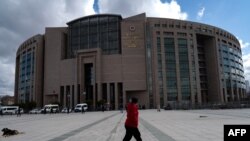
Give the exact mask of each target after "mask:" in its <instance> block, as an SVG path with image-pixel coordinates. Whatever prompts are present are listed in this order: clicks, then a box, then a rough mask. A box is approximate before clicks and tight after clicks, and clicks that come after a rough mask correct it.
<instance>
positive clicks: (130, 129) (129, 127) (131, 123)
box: [123, 98, 142, 141]
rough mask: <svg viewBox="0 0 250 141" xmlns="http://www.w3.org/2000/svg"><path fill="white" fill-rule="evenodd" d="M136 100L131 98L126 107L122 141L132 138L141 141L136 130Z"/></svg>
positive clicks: (128, 140)
mask: <svg viewBox="0 0 250 141" xmlns="http://www.w3.org/2000/svg"><path fill="white" fill-rule="evenodd" d="M137 102H138V99H137V98H132V99H131V100H130V102H129V103H128V105H127V119H126V122H125V129H126V135H125V137H124V138H123V141H130V139H131V138H132V137H133V136H134V137H135V139H136V140H137V141H142V139H141V133H140V131H139V129H138V116H139V112H138V105H137Z"/></svg>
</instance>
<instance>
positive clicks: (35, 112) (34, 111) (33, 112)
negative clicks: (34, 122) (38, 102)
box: [29, 109, 41, 114]
mask: <svg viewBox="0 0 250 141" xmlns="http://www.w3.org/2000/svg"><path fill="white" fill-rule="evenodd" d="M40 113H41V109H32V110H31V111H29V114H40Z"/></svg>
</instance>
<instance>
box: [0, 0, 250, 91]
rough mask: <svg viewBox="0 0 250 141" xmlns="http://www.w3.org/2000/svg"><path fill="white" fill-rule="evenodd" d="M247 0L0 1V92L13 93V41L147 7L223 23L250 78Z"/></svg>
mask: <svg viewBox="0 0 250 141" xmlns="http://www.w3.org/2000/svg"><path fill="white" fill-rule="evenodd" d="M249 5H250V1H248V0H1V1H0V95H5V94H8V95H13V91H14V76H15V54H16V51H17V48H18V46H19V45H20V44H21V43H22V42H23V41H25V40H26V39H28V38H29V37H31V36H33V35H36V34H44V30H45V27H57V26H66V22H68V21H71V20H73V19H76V18H79V17H83V16H86V15H91V14H95V13H116V14H121V15H122V17H128V16H131V15H135V14H140V13H143V12H146V15H147V16H148V17H167V18H175V19H182V20H191V21H196V22H202V23H206V24H210V25H214V26H217V27H220V28H223V29H225V30H227V31H229V32H230V33H232V34H234V35H236V36H237V37H238V39H239V41H240V42H241V47H242V52H243V60H244V67H245V77H246V79H247V80H250V36H249V35H250V26H249V25H250V18H249V12H250V10H249Z"/></svg>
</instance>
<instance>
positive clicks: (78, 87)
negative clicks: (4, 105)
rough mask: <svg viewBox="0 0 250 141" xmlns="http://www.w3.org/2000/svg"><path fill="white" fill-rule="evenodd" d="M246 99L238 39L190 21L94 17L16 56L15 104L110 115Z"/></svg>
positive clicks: (34, 40) (50, 31) (33, 41)
mask: <svg viewBox="0 0 250 141" xmlns="http://www.w3.org/2000/svg"><path fill="white" fill-rule="evenodd" d="M245 96H246V85H245V78H244V70H243V62H242V52H241V47H240V43H239V41H238V40H237V38H236V37H235V36H234V35H233V34H231V33H229V32H228V31H225V30H223V29H221V28H218V27H215V26H211V25H206V24H202V23H196V22H191V21H184V20H176V19H167V18H156V17H146V14H145V13H143V14H139V15H135V16H132V17H127V18H122V17H121V15H115V14H98V15H91V16H86V17H82V18H79V19H75V20H73V21H70V22H68V23H67V27H48V28H46V29H45V33H44V34H43V35H40V34H38V35H35V36H33V37H31V38H29V39H27V40H26V41H24V42H23V43H22V44H21V45H20V47H19V48H18V50H17V54H16V76H15V99H16V102H19V103H21V102H28V101H35V102H36V103H37V104H38V106H39V107H41V106H43V105H45V104H49V103H55V102H59V103H60V104H62V105H63V106H70V107H74V106H75V105H76V104H77V103H83V102H87V103H89V105H90V106H91V107H92V108H97V107H98V106H99V104H100V102H101V101H104V102H105V103H106V105H108V106H109V107H110V108H111V109H118V108H119V106H121V105H124V104H125V103H126V102H128V99H129V98H131V97H137V98H139V104H140V105H145V106H146V108H155V107H157V106H158V105H160V106H161V107H163V106H166V105H168V104H176V103H178V104H182V103H184V104H204V103H227V102H231V101H239V100H241V99H243V98H244V97H245Z"/></svg>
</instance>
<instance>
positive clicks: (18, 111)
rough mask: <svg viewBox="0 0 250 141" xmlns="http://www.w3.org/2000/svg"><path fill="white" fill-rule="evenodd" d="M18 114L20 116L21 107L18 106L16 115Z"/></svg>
mask: <svg viewBox="0 0 250 141" xmlns="http://www.w3.org/2000/svg"><path fill="white" fill-rule="evenodd" d="M19 116H21V108H20V107H18V109H17V117H19Z"/></svg>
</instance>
